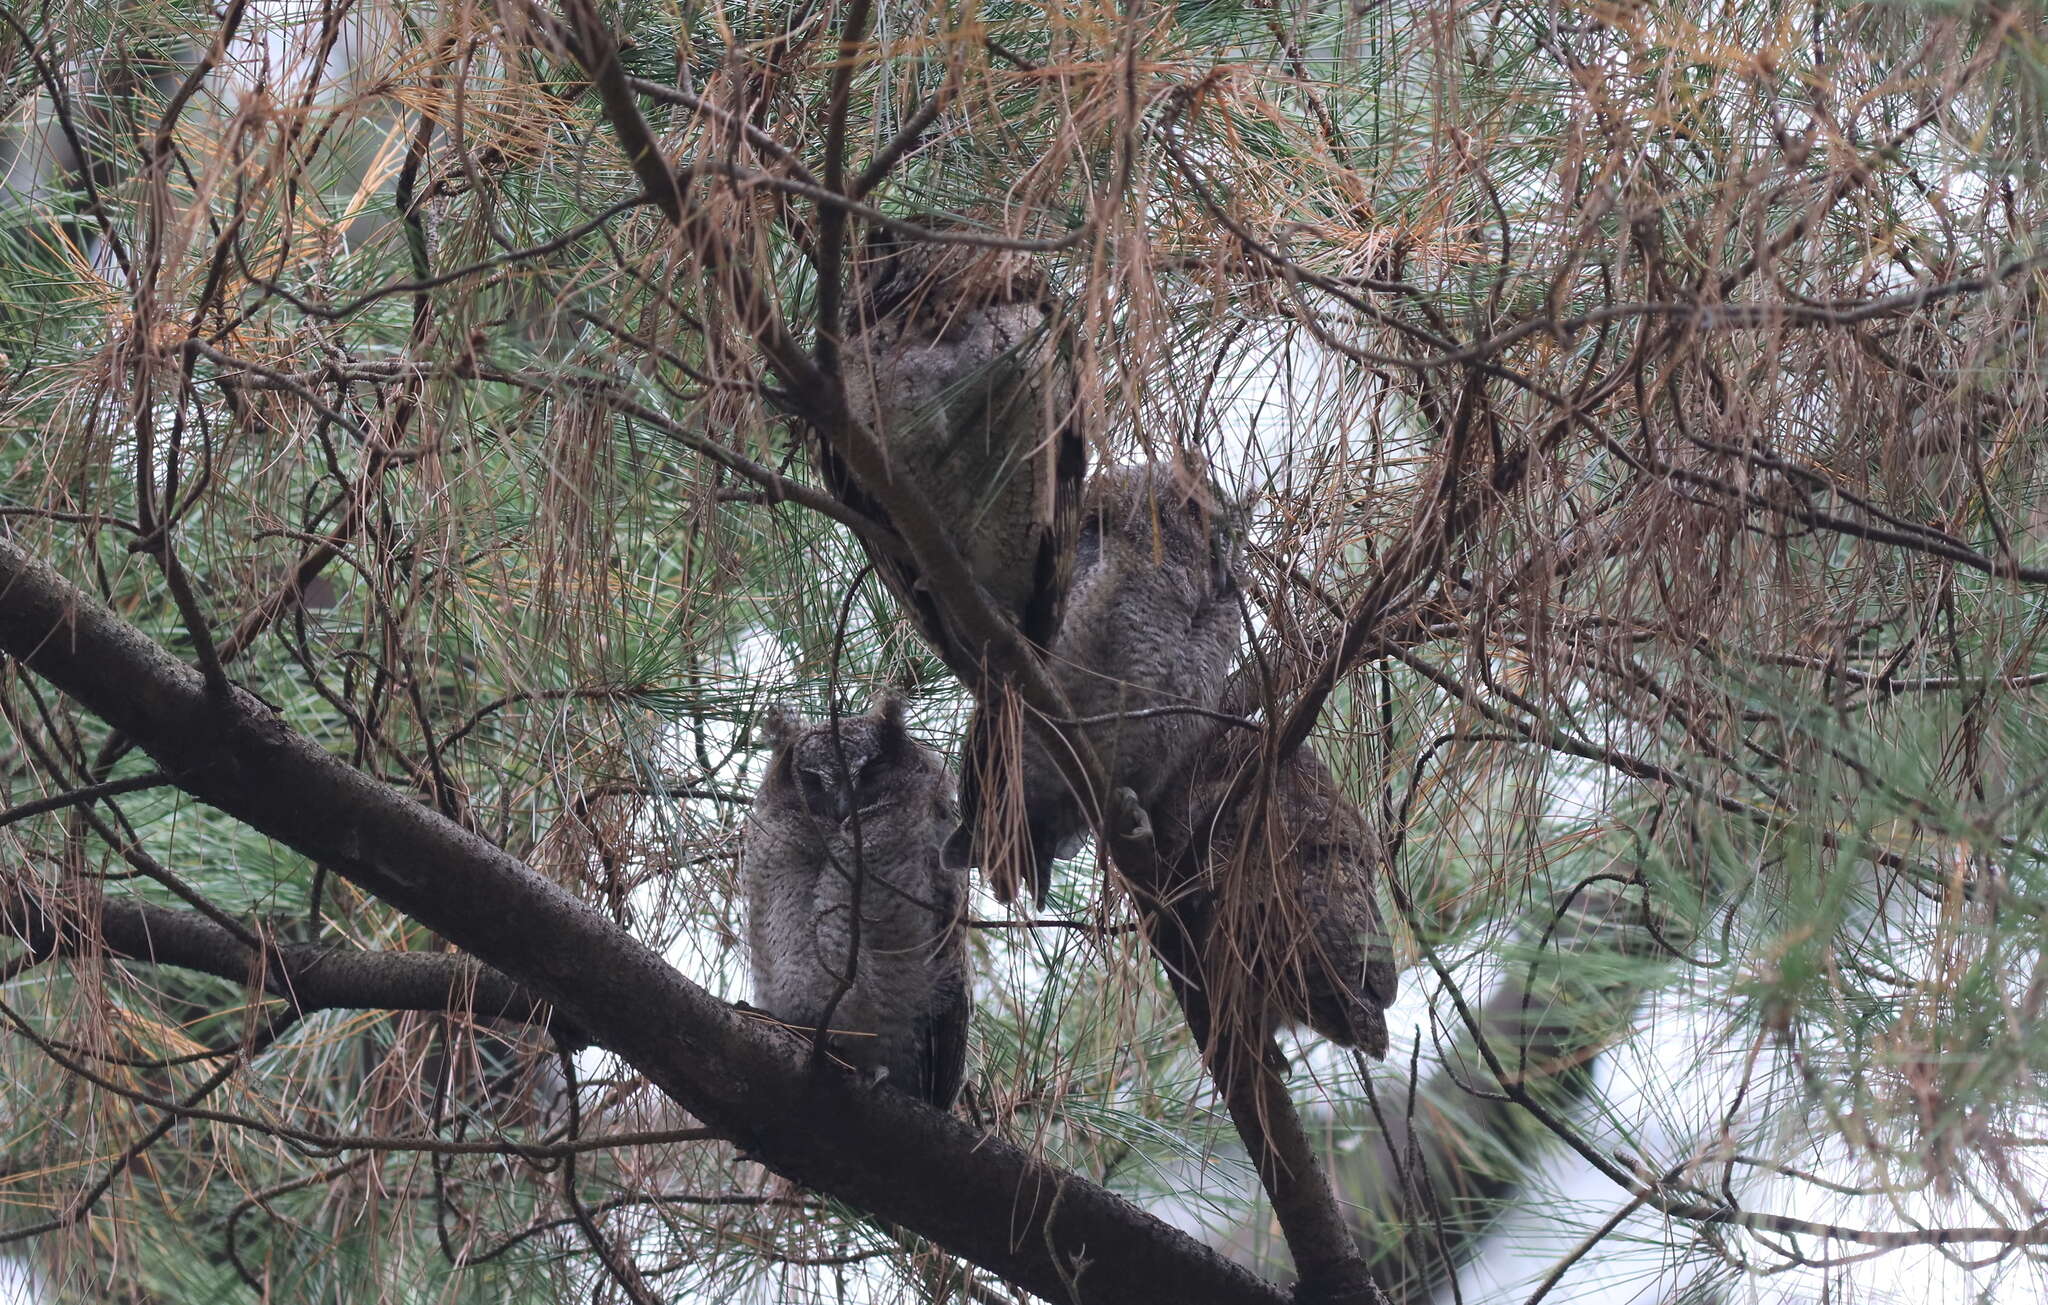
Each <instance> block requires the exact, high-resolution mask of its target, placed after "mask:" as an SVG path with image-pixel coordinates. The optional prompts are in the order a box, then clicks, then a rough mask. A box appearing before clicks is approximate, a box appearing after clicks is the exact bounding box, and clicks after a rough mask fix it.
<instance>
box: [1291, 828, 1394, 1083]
mask: <svg viewBox="0 0 2048 1305" xmlns="http://www.w3.org/2000/svg"><path fill="white" fill-rule="evenodd" d="M1364 870H1365V868H1364V867H1362V866H1359V865H1356V864H1352V863H1350V859H1349V858H1348V857H1340V858H1338V859H1337V860H1335V861H1334V862H1331V863H1325V864H1323V865H1320V866H1308V867H1304V874H1303V880H1304V884H1303V887H1304V892H1303V897H1304V898H1305V899H1306V902H1305V905H1306V907H1307V909H1308V910H1309V911H1310V912H1311V921H1310V927H1309V930H1308V936H1307V937H1306V938H1304V939H1302V940H1301V941H1302V944H1303V953H1302V955H1301V957H1300V965H1301V968H1302V976H1301V977H1302V982H1303V985H1304V987H1305V989H1306V992H1305V993H1304V996H1305V997H1306V998H1307V1010H1306V1012H1305V1013H1306V1015H1307V1016H1308V1018H1307V1021H1306V1022H1307V1024H1308V1026H1309V1027H1310V1028H1312V1029H1314V1030H1315V1031H1316V1032H1318V1033H1320V1034H1322V1035H1323V1036H1324V1037H1326V1038H1329V1039H1330V1040H1331V1041H1333V1042H1336V1043H1340V1044H1342V1045H1344V1046H1350V1047H1357V1048H1358V1049H1359V1050H1361V1051H1363V1052H1365V1053H1366V1054H1367V1055H1369V1056H1372V1057H1373V1058H1374V1059H1378V1058H1380V1057H1382V1056H1385V1055H1386V1054H1387V1018H1386V1009H1387V1007H1388V1006H1390V1005H1392V1004H1393V1001H1394V996H1395V993H1396V991H1397V987H1398V983H1399V979H1398V976H1397V975H1396V973H1395V971H1394V965H1393V961H1392V959H1391V957H1390V956H1389V954H1388V952H1387V946H1386V926H1385V925H1384V923H1383V922H1382V921H1381V919H1380V913H1379V907H1378V906H1377V905H1376V904H1375V903H1374V902H1373V900H1372V896H1371V892H1372V890H1371V886H1370V881H1369V880H1364V879H1363V878H1362V874H1363V873H1364ZM1318 880H1320V881H1321V882H1320V883H1316V882H1315V881H1318ZM1311 884H1314V886H1313V887H1311V886H1310V885H1311Z"/></svg>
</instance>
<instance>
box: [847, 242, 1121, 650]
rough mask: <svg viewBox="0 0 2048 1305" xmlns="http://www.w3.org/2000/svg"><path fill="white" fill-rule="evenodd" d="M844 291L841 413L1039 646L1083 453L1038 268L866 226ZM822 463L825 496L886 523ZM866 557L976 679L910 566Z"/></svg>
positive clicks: (1069, 550) (1063, 345) (1054, 600)
mask: <svg viewBox="0 0 2048 1305" xmlns="http://www.w3.org/2000/svg"><path fill="white" fill-rule="evenodd" d="M910 221H911V222H913V223H915V224H917V225H919V226H923V227H925V228H926V229H928V230H942V231H965V230H970V229H971V228H969V227H967V226H966V224H964V223H959V222H954V221H951V220H949V219H944V218H937V217H932V216H929V215H924V216H918V217H914V218H911V219H910ZM856 290H857V293H856V295H855V296H854V300H853V314H852V318H853V320H852V323H851V327H852V329H851V330H850V331H849V333H848V336H847V339H846V341H845V343H844V344H843V345H842V346H841V349H840V373H841V376H842V378H843V381H844V383H845V387H846V401H847V406H848V407H849V408H850V409H851V411H852V413H853V415H854V416H855V417H856V418H857V419H859V420H860V421H861V422H862V423H863V424H865V425H867V426H868V427H870V428H871V429H872V430H873V431H874V433H875V435H876V436H877V437H878V438H879V439H880V441H881V444H882V447H883V449H884V450H885V451H886V452H887V454H888V456H889V459H890V462H891V467H892V470H893V472H894V474H895V475H897V476H902V477H907V478H908V479H909V480H910V481H911V482H912V483H913V484H915V485H916V486H917V487H918V488H919V489H920V490H922V491H923V492H924V495H925V497H926V498H927V499H928V500H930V502H931V505H932V507H933V508H935V509H936V510H937V512H938V516H939V519H940V520H941V521H943V522H945V523H946V524H947V525H948V526H950V527H951V528H952V529H953V530H954V531H955V532H956V534H955V538H954V543H955V544H956V546H957V547H958V548H959V550H960V553H961V556H962V557H963V558H964V559H965V560H966V562H967V565H968V568H969V569H970V570H971V571H972V572H973V574H974V578H975V580H976V581H977V582H979V584H980V585H981V588H982V590H983V592H984V593H985V594H986V596H987V598H988V599H989V601H990V603H991V604H992V605H993V606H994V607H995V609H996V610H997V611H999V612H1001V613H1002V614H1003V615H1005V616H1007V617H1008V618H1009V619H1010V620H1011V621H1012V622H1014V623H1015V624H1016V626H1017V629H1018V630H1019V632H1021V633H1022V634H1023V636H1024V637H1025V638H1026V639H1028V640H1030V641H1031V642H1032V643H1034V644H1036V645H1038V646H1039V647H1041V648H1042V647H1045V646H1046V645H1047V644H1048V643H1050V642H1051V640H1052V637H1053V632H1054V631H1055V630H1057V629H1058V628H1059V622H1060V600H1061V597H1062V596H1063V595H1064V594H1065V592H1066V588H1067V576H1068V567H1069V565H1070V562H1071V559H1072V556H1073V546H1074V535H1075V530H1076V528H1077V525H1078V504H1079V499H1080V488H1081V479H1082V476H1083V474H1084V472H1085V470H1086V464H1087V444H1086V441H1085V440H1084V438H1083V436H1082V431H1081V423H1080V414H1079V406H1078V403H1077V400H1076V393H1075V384H1074V372H1073V366H1072V360H1071V358H1070V357H1069V353H1070V343H1069V339H1068V329H1067V326H1066V319H1065V318H1064V316H1063V314H1062V313H1061V311H1060V307H1059V303H1058V301H1057V299H1056V298H1055V297H1054V295H1053V292H1052V287H1051V284H1050V283H1049V281H1048V280H1047V278H1046V275H1045V271H1044V269H1043V268H1042V267H1040V266H1039V264H1038V263H1037V261H1036V260H1034V259H1033V258H1032V256H1031V255H1029V254H1026V253H1021V252H1019V251H1016V250H995V249H986V248H981V247H979V246H974V245H964V244H937V243H932V242H929V241H926V242H918V241H913V240H909V239H907V238H905V237H903V236H901V235H898V234H897V233H895V232H892V231H889V230H887V229H878V230H877V231H876V232H875V233H874V235H873V236H871V237H870V238H869V240H868V242H867V245H866V248H865V250H864V252H863V254H862V256H861V258H860V260H859V263H858V275H857V277H856ZM820 455H821V458H822V461H823V464H824V466H823V470H824V473H825V476H826V479H827V481H828V482H829V483H830V484H831V486H832V488H833V491H834V492H835V493H837V494H838V495H839V496H840V497H841V498H842V499H844V500H846V501H847V502H849V503H850V504H852V505H853V506H855V507H859V508H861V509H863V510H864V511H867V512H869V513H870V514H873V515H877V516H883V515H884V514H882V513H880V511H879V508H878V505H876V504H875V503H874V502H873V501H872V499H871V498H870V497H869V496H868V495H866V494H864V493H862V492H861V490H860V487H859V486H857V485H855V484H854V483H853V480H852V477H851V476H850V475H849V474H848V473H847V471H846V469H845V468H844V467H843V466H842V465H841V464H840V463H839V462H838V460H837V459H836V458H835V457H834V456H833V455H832V453H831V451H830V450H829V449H827V448H824V447H822V446H821V447H820ZM884 519H886V518H885V517H884ZM875 563H876V568H877V570H878V571H879V572H880V573H881V574H882V576H883V577H884V579H885V580H886V581H887V582H888V583H889V585H890V587H891V588H892V589H893V590H894V591H895V592H896V594H897V596H898V597H899V598H900V599H901V600H902V601H903V602H904V604H905V605H906V606H907V607H908V608H909V610H910V612H911V613H912V615H913V616H914V618H915V619H916V620H917V622H918V624H919V626H920V627H921V628H922V630H923V633H924V635H925V637H926V638H927V639H929V640H930V641H931V642H932V644H933V646H934V647H935V648H936V649H937V650H938V651H939V653H940V655H941V656H942V657H944V658H945V660H946V663H947V664H948V665H949V666H951V667H952V668H953V670H954V671H955V672H956V673H958V674H960V675H962V676H963V677H966V678H968V679H969V680H970V682H974V680H975V679H977V678H978V665H979V662H980V660H981V651H980V649H979V648H976V647H970V646H968V645H967V643H966V642H965V641H964V640H962V639H960V638H958V637H956V636H955V634H954V633H953V632H952V631H950V630H948V629H947V628H946V626H945V624H944V622H943V621H942V620H941V619H940V617H939V614H938V609H937V606H936V604H935V603H934V602H933V601H932V598H931V595H930V594H929V593H928V592H927V591H925V590H924V589H923V588H922V586H921V584H920V582H919V580H918V578H917V576H916V575H915V574H914V572H913V571H912V570H911V568H909V567H908V566H906V565H905V564H904V563H903V562H902V561H901V560H900V559H897V558H894V557H889V556H886V555H882V554H879V553H877V554H876V555H875Z"/></svg>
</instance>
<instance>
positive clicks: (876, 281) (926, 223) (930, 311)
mask: <svg viewBox="0 0 2048 1305" xmlns="http://www.w3.org/2000/svg"><path fill="white" fill-rule="evenodd" d="M904 221H905V222H908V223H910V224H911V225H913V226H918V227H923V228H924V229H925V230H927V231H945V232H976V231H982V230H983V228H980V227H977V226H975V225H974V224H972V223H968V222H963V221H961V220H959V219H958V218H952V217H947V216H945V215H943V214H937V213H914V214H912V215H910V216H909V217H907V218H905V219H904ZM859 281H860V285H861V291H860V296H859V299H858V301H857V307H856V312H857V314H858V316H859V319H860V321H861V323H862V324H863V325H872V324H873V323H875V322H878V321H880V320H882V319H883V318H885V317H890V316H894V315H898V314H902V315H907V316H911V317H933V318H943V317H947V316H951V315H953V314H957V313H958V312H960V311H961V310H962V309H963V308H972V307H979V306H981V305H984V304H994V303H1015V302H1019V301H1022V300H1031V299H1039V298H1042V297H1043V296H1044V295H1045V293H1046V279H1045V272H1044V269H1042V268H1041V267H1040V266H1039V265H1038V262H1037V260H1036V259H1034V258H1033V257H1032V256H1031V255H1030V254H1028V253H1026V252H1024V251H1022V250H1017V249H990V248H987V247H986V246H982V245H971V244H957V243H949V242H939V241H930V240H918V239H916V238H914V237H911V236H907V235H905V234H903V233H902V232H899V231H894V230H891V229H890V228H888V227H876V228H875V229H874V231H873V232H872V233H870V234H869V236H868V238H867V242H866V244H865V245H863V246H862V248H861V254H860V263H859Z"/></svg>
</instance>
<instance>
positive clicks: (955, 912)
mask: <svg viewBox="0 0 2048 1305" xmlns="http://www.w3.org/2000/svg"><path fill="white" fill-rule="evenodd" d="M934 860H935V861H936V860H937V858H934ZM936 868H937V874H936V876H935V878H934V880H933V882H934V884H935V885H936V886H937V891H936V893H935V896H936V897H937V898H938V901H937V902H936V903H935V905H936V906H937V907H938V908H939V909H940V910H941V911H943V912H944V913H945V915H946V918H947V920H948V928H947V933H946V936H945V938H944V939H943V940H942V941H941V943H940V945H939V946H938V947H937V948H936V949H935V950H934V951H933V953H932V959H931V965H932V970H933V973H932V1006H931V1010H930V1011H929V1012H928V1013H927V1014H926V1015H925V1016H924V1017H923V1019H922V1020H921V1025H922V1027H921V1028H920V1030H919V1033H920V1035H921V1036H920V1042H921V1043H922V1049H923V1058H924V1066H923V1068H924V1074H923V1077H924V1082H923V1084H922V1086H923V1089H924V1097H925V1100H927V1101H929V1102H931V1103H932V1104H933V1105H934V1106H937V1107H938V1108H939V1109H941V1110H950V1109H952V1107H953V1102H954V1100H955V1099H956V1098H957V1097H959V1095H960V1087H961V1084H963V1083H964V1082H966V1080H967V1023H968V1017H969V1016H970V1015H971V1014H972V1013H973V1010H974V994H973V979H972V976H970V975H969V973H968V969H967V913H966V894H965V893H964V892H963V891H962V889H963V884H962V881H961V878H960V876H959V875H957V874H954V873H952V872H949V871H947V870H946V869H945V868H944V867H943V866H937V867H936Z"/></svg>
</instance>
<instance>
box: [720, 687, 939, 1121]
mask: <svg viewBox="0 0 2048 1305" xmlns="http://www.w3.org/2000/svg"><path fill="white" fill-rule="evenodd" d="M769 728H770V733H771V735H772V736H773V738H774V739H775V744H776V746H775V754H774V757H773V759H772V760H771V761H770V763H769V766H768V776H767V778H766V779H765V780H764V781H763V782H762V785H761V790H760V792H759V793H758V794H757V795H756V796H755V799H754V805H753V809H752V811H751V812H750V814H749V815H748V818H747V828H746V833H745V836H744V838H743V840H742V842H741V850H740V867H741V875H742V878H743V879H744V880H745V882H746V886H747V908H748V910H747V917H748V918H747V939H748V943H749V947H750V950H751V952H752V961H753V970H754V1004H755V1005H757V1006H759V1007H760V1008H761V1009H763V1010H765V1011H767V1012H768V1013H769V1014H771V1015H774V1016H775V1017H776V1018H778V1019H780V1020H783V1021H784V1022H786V1023H788V1024H791V1025H794V1026H796V1027H799V1028H807V1029H808V1028H815V1027H816V1026H817V1025H818V1023H819V1022H820V1021H821V1020H828V1019H829V1024H830V1027H831V1029H832V1030H833V1032H834V1034H835V1036H834V1037H833V1039H832V1049H833V1051H834V1053H835V1054H837V1055H839V1056H841V1057H842V1058H844V1059H846V1060H847V1061H849V1062H851V1063H853V1064H855V1065H857V1066H860V1067H862V1068H864V1069H866V1070H869V1071H870V1072H873V1073H875V1074H876V1075H877V1076H878V1077H879V1078H881V1080H882V1081H883V1082H884V1083H886V1084H888V1085H890V1086H892V1087H895V1088H898V1089H899V1090H901V1091H904V1092H909V1093H912V1094H914V1095H916V1096H920V1097H922V1098H924V1099H925V1100H926V1101H929V1102H931V1103H932V1104H933V1105H936V1106H938V1107H939V1108H940V1109H945V1108H947V1107H949V1106H950V1105H951V1104H952V1103H953V1099H954V1097H956V1096H957V1095H958V1094H959V1091H960V1084H961V1081H962V1079H963V1077H964V1076H965V1073H966V1066H967V1021H968V1015H969V1013H970V1011H971V1009H972V1005H973V994H972V979H971V976H970V974H969V971H968V963H967V921H966V901H967V882H966V876H965V875H964V874H963V873H961V872H960V871H958V870H953V869H948V868H947V867H946V865H945V864H944V861H943V858H942V857H941V854H940V850H941V845H942V844H943V843H944V841H945V838H946V835H947V834H948V833H949V832H950V831H951V830H952V828H953V825H954V823H955V811H954V806H953V780H952V776H950V775H949V774H947V773H946V768H945V765H944V763H943V762H941V761H940V760H939V756H938V754H937V753H936V752H934V751H932V750H931V749H930V748H928V747H925V746H924V745H923V744H921V743H919V742H917V741H916V740H915V739H913V738H911V737H910V735H909V734H908V733H907V732H906V731H905V729H904V725H903V704H902V702H901V700H900V699H896V698H893V697H885V698H884V699H882V700H881V701H880V702H878V703H877V704H876V705H875V706H874V707H873V709H872V710H870V711H869V712H868V713H867V714H865V715H861V716H847V717H842V718H841V719H840V720H839V721H838V723H837V729H836V730H835V729H834V725H833V722H831V721H820V722H818V723H816V724H812V725H806V724H805V723H804V722H803V721H801V720H799V719H797V718H796V717H794V716H791V715H786V714H778V715H776V716H774V717H772V718H771V720H770V722H769ZM856 906H857V908H858V909H856ZM855 921H858V927H857V928H856V927H855ZM835 1000H836V1002H837V1004H836V1005H835V1004H834V1002H835ZM828 1012H829V1015H828Z"/></svg>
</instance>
